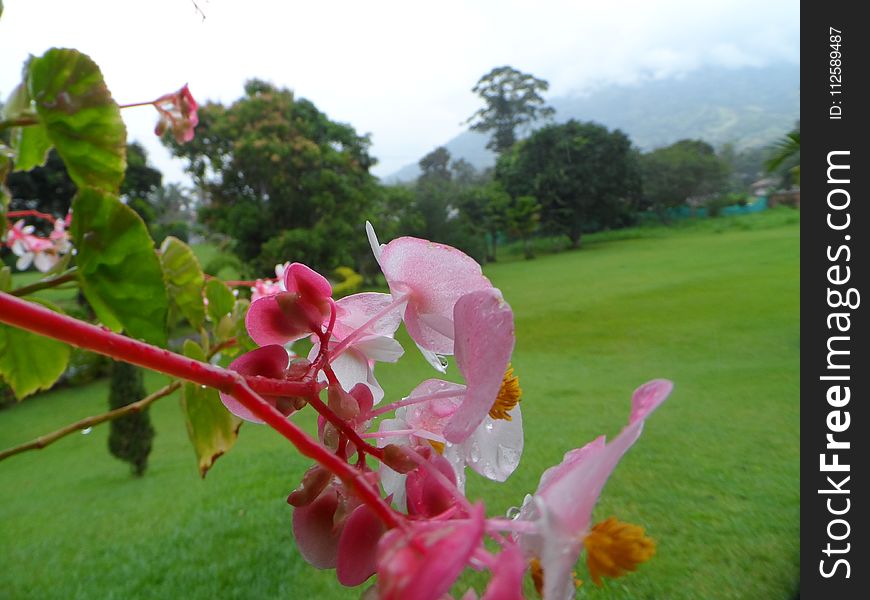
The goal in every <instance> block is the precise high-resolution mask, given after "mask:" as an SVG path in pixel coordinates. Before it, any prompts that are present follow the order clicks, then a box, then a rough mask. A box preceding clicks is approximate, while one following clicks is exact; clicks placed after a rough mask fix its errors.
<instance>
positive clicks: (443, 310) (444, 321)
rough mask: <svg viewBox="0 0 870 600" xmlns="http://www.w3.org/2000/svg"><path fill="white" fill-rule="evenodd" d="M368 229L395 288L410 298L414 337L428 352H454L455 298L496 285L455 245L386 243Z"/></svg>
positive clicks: (408, 323)
mask: <svg viewBox="0 0 870 600" xmlns="http://www.w3.org/2000/svg"><path fill="white" fill-rule="evenodd" d="M366 231H367V232H368V236H369V242H370V244H371V246H372V251H373V252H374V254H375V258H376V259H377V261H378V264H380V266H381V270H382V271H383V273H384V277H386V279H387V283H388V284H389V286H390V292H391V293H392V294H393V296H394V297H396V298H405V299H406V300H407V305H406V307H405V312H404V315H403V320H404V322H405V327H407V329H408V333H409V334H410V336H411V338H412V339H413V340H414V341H415V342H416V343H417V345H419V346H420V347H421V348H422V349H424V350H427V351H429V352H434V353H438V354H453V339H454V328H453V308H454V306H455V305H456V302H457V301H458V300H459V298H460V297H462V296H464V295H465V294H468V293H470V292H474V291H477V290H484V289H488V288H492V284H491V283H490V282H489V279H487V278H486V277H484V276H483V273H482V272H481V270H480V265H479V264H477V262H475V260H474V259H473V258H471V257H469V256H468V255H466V254H465V253H463V252H461V251H460V250H457V249H456V248H452V247H450V246H445V245H444V244H436V243H434V242H430V241H427V240H421V239H418V238H413V237H401V238H396V239H395V240H393V241H391V242H390V243H389V244H386V245H384V246H381V245H380V244H379V243H378V239H377V237H376V235H375V232H374V229H373V228H372V226H371V223H366ZM430 360H431V356H430Z"/></svg>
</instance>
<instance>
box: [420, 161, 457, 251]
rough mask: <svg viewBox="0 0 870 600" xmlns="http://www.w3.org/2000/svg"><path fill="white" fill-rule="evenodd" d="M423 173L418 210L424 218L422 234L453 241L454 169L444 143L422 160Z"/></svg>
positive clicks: (421, 174) (427, 236)
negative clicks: (451, 166)
mask: <svg viewBox="0 0 870 600" xmlns="http://www.w3.org/2000/svg"><path fill="white" fill-rule="evenodd" d="M419 165H420V171H421V173H420V176H419V177H418V178H417V184H416V186H415V196H416V206H417V211H418V212H419V214H420V216H421V217H422V218H423V229H422V230H421V231H419V232H416V234H417V235H420V236H421V237H424V238H427V239H430V240H433V241H438V242H442V243H449V242H448V240H449V239H450V235H451V232H450V224H449V223H448V220H449V216H450V208H451V204H450V203H451V201H452V200H453V196H454V194H453V192H454V186H453V181H452V173H451V172H450V151H449V150H447V148H444V147H443V146H441V147H438V148H436V149H435V150H433V151H432V152H430V153H429V154H427V155H426V156H424V157H423V158H421V159H420V162H419Z"/></svg>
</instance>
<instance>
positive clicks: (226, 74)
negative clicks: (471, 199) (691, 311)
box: [0, 0, 800, 181]
mask: <svg viewBox="0 0 870 600" xmlns="http://www.w3.org/2000/svg"><path fill="white" fill-rule="evenodd" d="M3 3H4V5H5V12H4V14H3V16H2V18H0V94H2V97H3V98H5V97H6V96H7V95H8V93H9V91H10V90H11V89H12V88H13V87H14V86H15V85H16V84H17V82H18V81H19V80H20V72H21V65H22V63H23V62H24V60H25V59H26V58H27V56H28V54H37V55H38V54H41V53H42V52H44V51H45V50H46V49H48V48H50V47H52V46H65V47H71V48H77V49H79V50H81V51H83V52H85V53H87V54H89V55H90V56H91V57H92V58H93V59H94V60H95V61H96V62H97V64H98V65H100V67H101V68H102V70H103V74H104V76H105V78H106V82H107V83H108V85H109V89H110V90H111V91H112V94H113V96H114V98H115V100H116V101H118V102H119V103H131V102H136V101H143V100H151V99H154V98H156V97H157V96H159V95H161V94H163V93H164V92H169V91H174V90H176V89H178V88H179V87H181V86H182V85H183V84H184V83H185V82H187V83H189V84H190V89H191V91H192V92H193V94H194V96H195V97H196V98H197V100H199V101H201V102H202V101H205V100H215V101H220V102H223V103H227V104H228V103H231V102H232V101H233V100H235V99H237V98H238V97H239V96H241V94H242V85H243V82H244V81H245V80H246V79H249V78H251V77H258V78H261V79H266V80H269V81H271V82H273V83H275V84H277V85H280V86H284V87H288V88H290V89H293V90H294V91H295V92H296V94H297V96H302V97H305V98H308V99H310V100H311V101H313V102H314V103H315V104H316V105H317V107H318V108H319V109H320V110H322V111H324V112H325V113H326V114H327V115H329V117H330V118H332V119H333V120H337V121H343V122H347V123H350V124H351V125H353V126H354V128H355V129H356V130H357V131H358V132H359V133H371V135H372V140H373V147H372V153H373V154H374V156H375V157H377V159H378V160H379V164H378V166H377V167H375V169H374V172H375V174H377V175H380V176H385V175H389V174H391V173H393V172H395V171H396V170H398V169H399V168H401V167H402V166H404V165H406V164H408V163H412V162H415V161H417V160H418V159H419V158H420V157H421V156H422V155H424V154H425V153H426V152H428V151H429V150H431V149H433V148H434V147H436V146H438V145H439V144H442V143H444V142H446V141H447V140H449V139H450V138H451V137H453V136H454V135H456V134H458V133H460V132H461V131H462V130H463V129H464V128H465V127H464V126H463V125H462V122H463V121H465V119H467V118H468V116H470V115H471V114H472V113H473V112H474V111H475V110H476V109H477V108H478V106H479V102H478V98H477V97H476V96H474V95H473V94H472V93H471V91H470V90H471V88H472V87H473V86H474V84H475V82H476V81H477V80H478V79H479V78H480V76H481V75H483V74H484V73H486V72H487V71H489V70H490V69H491V68H493V67H495V66H501V65H505V64H508V65H511V66H513V67H515V68H518V69H520V70H522V71H527V72H530V73H532V74H534V75H535V76H537V77H541V78H544V79H546V80H548V81H549V82H550V86H551V87H550V94H551V95H564V94H574V93H582V92H583V91H584V90H588V89H589V88H590V87H592V86H595V85H602V84H606V83H611V82H631V81H635V80H637V79H638V78H641V77H668V76H672V75H676V74H680V73H686V72H689V71H692V70H694V69H698V68H703V67H704V66H710V65H726V66H733V67H740V66H747V65H756V66H762V65H766V64H770V63H773V62H781V61H786V62H791V63H798V62H799V60H800V53H799V47H800V34H799V24H800V3H799V1H798V0H787V1H785V0H764V1H759V0H746V1H744V0H731V1H724V0H702V1H699V0H667V1H664V0H637V1H634V0H631V1H630V0H604V1H602V0H594V1H587V0H574V1H569V0H563V1H559V0H537V1H535V2H532V1H531V0H526V1H522V2H521V1H513V0H478V1H470V0H469V1H464V2H463V1H458V0H456V1H453V0H440V1H439V2H432V1H428V2H415V1H414V0H396V1H393V0H384V1H380V0H368V1H362V0H355V1H351V0H349V1H339V0H308V1H306V2H301V1H295V0H286V1H280V2H279V1H266V0H197V4H198V5H199V7H200V8H201V9H202V11H203V12H204V13H205V15H206V18H205V20H203V19H202V16H201V15H199V14H198V13H197V11H196V9H195V8H194V4H193V3H192V2H191V0H3ZM123 115H124V120H125V121H126V123H127V126H128V133H129V137H130V138H131V139H136V140H139V141H140V142H143V143H144V144H145V146H146V147H147V149H148V151H149V155H150V156H151V160H152V162H153V163H154V164H155V165H157V166H158V167H159V168H160V169H161V170H162V171H163V172H164V175H165V177H166V179H167V180H169V181H179V180H182V177H183V176H182V166H183V163H182V162H181V161H178V160H171V159H170V158H169V154H168V153H167V152H166V151H165V150H163V149H162V147H161V146H160V144H159V142H157V139H156V137H155V136H154V135H153V133H152V131H153V127H154V123H155V121H156V113H155V111H154V110H153V109H152V108H151V107H145V108H137V109H129V110H125V111H124V112H123Z"/></svg>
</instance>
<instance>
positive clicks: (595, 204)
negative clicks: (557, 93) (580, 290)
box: [496, 120, 641, 248]
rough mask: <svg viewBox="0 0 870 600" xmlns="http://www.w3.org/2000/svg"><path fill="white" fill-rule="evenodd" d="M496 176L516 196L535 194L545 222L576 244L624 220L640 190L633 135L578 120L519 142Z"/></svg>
mask: <svg viewBox="0 0 870 600" xmlns="http://www.w3.org/2000/svg"><path fill="white" fill-rule="evenodd" d="M496 179H497V180H499V181H500V182H502V184H503V185H504V187H505V189H506V190H507V191H508V193H510V195H511V196H512V197H514V198H519V197H521V196H532V197H534V198H535V199H536V200H537V203H538V204H540V207H541V208H540V218H541V224H542V226H543V227H544V228H546V229H547V230H549V231H552V232H555V233H561V234H564V235H567V236H568V239H569V240H570V241H571V246H572V247H574V248H576V247H579V245H580V240H581V236H582V234H583V232H584V231H594V230H596V229H601V228H604V227H613V226H619V225H622V224H624V222H625V221H626V220H627V219H628V218H629V216H630V215H631V214H632V213H633V212H634V209H635V207H636V204H637V200H638V198H639V196H640V189H641V185H640V170H639V168H638V164H637V155H636V153H635V151H634V150H633V149H632V147H631V141H630V140H629V139H628V136H626V135H625V134H624V133H622V132H621V131H619V130H618V129H617V130H615V131H609V130H608V129H607V128H606V127H604V126H603V125H598V124H597V123H581V122H578V121H574V120H571V121H568V122H567V123H564V124H562V125H549V126H546V127H543V128H541V129H539V130H538V131H536V132H535V133H533V134H532V135H531V136H529V138H528V139H526V140H524V141H522V142H520V143H519V144H517V145H516V146H515V147H514V148H513V150H512V151H511V152H509V153H508V154H505V155H504V156H502V157H501V158H500V159H499V161H498V163H497V165H496ZM524 204H525V205H527V206H526V208H529V206H528V205H529V202H528V201H524Z"/></svg>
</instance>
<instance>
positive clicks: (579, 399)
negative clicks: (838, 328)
mask: <svg viewBox="0 0 870 600" xmlns="http://www.w3.org/2000/svg"><path fill="white" fill-rule="evenodd" d="M799 229H800V224H799V215H798V213H795V212H792V211H789V210H788V209H784V210H779V211H770V212H769V213H767V214H764V215H754V216H750V217H741V218H733V219H718V220H710V221H706V222H703V223H701V224H699V225H698V226H692V225H688V226H683V227H680V228H677V229H656V228H653V229H642V230H637V231H635V232H634V233H632V232H628V233H622V234H619V235H618V236H617V235H607V234H604V235H601V236H597V238H596V236H590V237H589V239H588V240H587V242H586V247H585V248H584V249H582V250H580V251H574V252H565V253H561V254H555V255H549V256H542V257H539V258H538V259H536V260H533V261H519V262H509V263H499V264H494V265H488V266H487V267H486V273H487V275H488V276H489V277H490V278H491V279H492V281H493V283H494V284H495V285H497V286H499V287H500V288H501V289H502V290H503V292H504V295H505V298H506V299H507V300H508V301H509V302H510V303H511V305H512V306H513V309H514V311H515V314H516V330H517V349H516V353H515V357H514V361H513V364H514V367H515V369H516V372H517V374H519V376H520V381H521V385H522V388H523V390H524V397H523V401H522V406H523V416H524V423H525V431H526V450H525V454H524V457H523V462H522V464H521V466H520V468H519V469H518V470H517V472H516V473H515V474H514V475H513V476H512V477H511V478H510V480H509V481H508V482H507V483H506V484H502V485H499V484H492V483H489V482H484V481H482V480H480V478H478V477H476V476H475V475H473V474H470V475H469V481H470V485H469V490H468V493H469V496H470V497H472V498H477V497H482V498H483V499H484V500H485V501H486V503H487V506H488V512H489V514H491V515H494V514H499V513H504V512H505V511H506V510H507V509H508V508H509V507H511V506H518V505H520V504H521V503H522V500H523V497H524V495H525V494H526V493H530V492H532V491H534V489H535V487H536V486H537V482H538V478H539V476H540V474H541V472H542V471H543V469H545V468H546V467H548V466H550V465H553V464H555V463H557V462H559V461H560V460H561V457H562V454H563V453H564V452H565V451H567V450H569V449H571V448H574V447H577V446H580V445H582V444H584V443H586V442H587V441H589V440H591V439H592V438H594V437H595V436H597V435H599V434H601V433H606V434H607V435H609V436H612V435H615V434H616V433H618V432H619V430H620V428H621V427H622V426H623V425H624V423H625V422H626V421H627V418H628V413H629V402H630V397H631V392H632V390H633V389H634V388H635V387H637V386H638V385H640V384H641V383H643V382H645V381H647V380H649V379H653V378H657V377H666V378H669V379H672V380H673V381H674V382H675V384H676V388H675V391H674V393H673V395H672V396H671V398H670V399H669V400H668V402H666V403H665V404H664V405H663V406H662V407H661V408H660V409H659V411H658V412H657V413H656V414H654V415H653V416H652V417H651V418H650V420H649V421H648V422H647V427H646V430H645V431H644V434H643V436H642V437H641V439H640V440H639V442H638V443H637V444H636V445H635V446H634V448H633V449H632V450H631V451H630V452H629V454H628V455H627V456H626V457H625V459H624V460H623V461H622V463H621V464H620V466H619V467H618V468H617V470H616V472H615V473H614V475H613V477H612V478H611V479H610V481H609V482H608V484H607V486H606V487H605V489H604V494H603V495H602V498H601V501H600V503H599V505H598V507H597V509H596V515H595V516H596V518H597V519H603V518H606V517H608V516H610V515H615V516H617V517H618V518H620V519H622V520H626V521H630V522H634V523H638V524H641V525H643V526H644V527H645V528H646V530H647V533H648V534H649V535H651V536H652V537H653V538H655V539H656V541H657V542H658V554H657V556H656V557H655V558H654V559H653V560H652V561H651V562H649V563H647V564H644V565H643V566H641V568H640V570H639V571H638V572H637V573H635V574H633V575H631V576H628V577H625V578H622V579H618V580H615V581H610V582H608V584H607V585H606V586H605V588H603V589H598V588H595V586H593V585H592V584H591V583H586V584H585V585H583V586H582V587H581V588H579V590H578V597H581V598H608V599H609V598H620V599H628V598H634V599H637V598H650V599H652V598H656V599H683V598H685V599H696V598H705V599H713V598H717V599H718V598H722V599H732V598H733V599H738V598H746V599H761V598H763V599H780V598H781V599H785V600H791V599H792V598H794V597H795V596H796V594H797V586H798V565H799V559H798V551H799V509H800V495H799V481H800V480H799V464H800V463H799V455H798V453H799V429H800V428H799V425H800V420H799V381H798V376H799V367H800V363H799V340H800V337H799V295H798V293H799V257H800V255H799V235H800V233H799ZM617 237H620V238H632V239H615V238H617ZM401 339H402V340H403V342H407V338H406V337H404V336H403V337H402V338H401ZM405 347H406V349H407V351H408V355H409V356H408V357H406V358H405V359H404V360H403V361H402V362H401V363H400V367H393V366H385V367H380V366H379V371H378V373H379V378H380V380H381V383H382V384H383V386H384V388H385V389H386V390H387V393H388V397H392V398H398V397H401V396H402V395H405V394H407V393H408V392H409V391H410V390H411V389H412V388H413V387H414V386H415V385H416V384H417V383H418V382H419V381H420V380H422V379H423V378H428V377H432V376H434V373H433V372H431V370H427V369H428V368H427V367H426V366H425V365H424V364H423V363H422V361H421V360H420V359H419V358H418V357H417V356H416V355H415V351H414V350H413V345H410V344H405ZM164 381H165V380H164V379H163V378H162V377H160V376H157V375H150V376H149V378H148V383H149V387H150V388H156V387H158V386H159V385H162V383H163V382H164ZM106 394H107V387H106V384H105V382H100V383H96V384H93V385H90V386H87V387H82V388H77V389H64V390H57V391H55V392H51V393H47V394H44V395H42V396H40V397H38V398H34V399H28V400H27V401H25V402H24V403H22V404H20V405H17V406H15V407H13V408H11V409H9V410H5V411H2V412H0V446H3V447H6V446H10V445H13V444H16V443H20V442H23V441H25V440H28V439H30V438H32V437H35V436H37V435H39V434H41V433H44V432H46V431H49V430H53V429H55V428H57V427H59V426H62V425H64V424H66V423H68V422H71V421H73V420H75V419H77V418H80V417H82V416H85V415H89V414H93V413H97V412H102V411H104V410H105V407H106ZM152 418H153V420H154V423H155V428H156V430H157V437H156V438H155V446H154V451H153V452H152V455H151V459H150V466H149V469H148V472H147V474H146V476H145V477H144V478H142V479H133V478H132V477H130V475H129V471H128V468H127V466H126V465H125V464H123V463H121V462H119V461H117V460H115V459H114V458H112V457H111V456H110V455H109V454H108V452H107V450H106V435H107V430H106V427H105V426H104V427H100V428H96V429H94V430H93V431H92V432H91V433H90V434H88V435H82V434H75V435H72V436H70V437H68V438H66V439H64V440H61V441H60V442H58V443H57V444H55V445H53V446H51V447H49V448H47V449H45V450H42V451H39V452H31V453H27V454H24V455H20V456H16V457H13V458H11V459H9V460H7V461H4V462H2V463H0V597H3V598H7V597H8V598H89V599H90V598H215V597H221V598H355V597H358V596H359V593H360V590H347V589H344V588H341V586H339V585H338V584H337V583H336V582H335V578H334V575H333V573H331V572H320V571H316V570H314V569H313V568H311V567H309V566H308V565H306V564H305V563H304V562H303V561H302V560H301V558H300V557H299V556H298V554H297V552H296V550H295V548H294V544H293V539H292V536H291V529H290V519H291V510H290V508H289V507H288V506H287V505H286V504H285V498H286V495H287V493H288V492H289V491H290V490H291V489H292V488H293V487H295V485H296V484H297V483H298V481H299V478H300V476H301V474H302V472H303V470H304V469H305V467H306V466H307V463H306V461H305V460H303V459H301V458H299V457H298V456H297V455H296V454H295V453H294V451H293V449H292V448H291V447H290V446H289V445H288V444H287V443H285V442H284V441H283V440H282V439H281V438H279V437H278V436H277V435H276V434H274V433H273V432H271V431H270V430H268V429H265V428H263V427H258V426H253V425H249V424H248V425H245V426H244V427H243V428H242V431H241V436H240V439H239V442H238V444H237V446H236V447H235V448H234V449H233V450H232V451H231V452H230V453H229V454H227V455H226V456H224V457H222V458H221V459H220V460H219V461H218V462H217V464H216V466H215V467H214V469H213V470H212V471H211V472H210V473H209V474H208V476H207V478H206V479H205V480H200V479H199V478H198V476H197V471H196V464H195V460H194V456H193V451H192V450H191V448H190V447H189V443H188V441H187V439H186V432H185V429H184V425H183V422H182V420H181V414H180V410H179V407H178V404H177V400H176V399H175V398H167V399H164V400H161V401H160V402H159V403H157V404H156V405H155V406H154V408H153V409H152ZM301 421H302V422H303V423H305V425H306V426H307V427H309V428H310V427H311V425H312V422H313V420H312V419H311V418H310V417H304V418H302V419H301ZM577 575H578V576H579V577H580V578H581V579H587V581H588V577H586V575H585V572H584V568H583V567H582V565H581V566H580V567H579V568H578V573H577ZM471 580H474V579H473V578H472V579H471ZM458 591H460V592H461V591H462V590H461V589H460V590H458ZM460 595H461V594H460ZM409 600H412V599H409Z"/></svg>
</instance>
